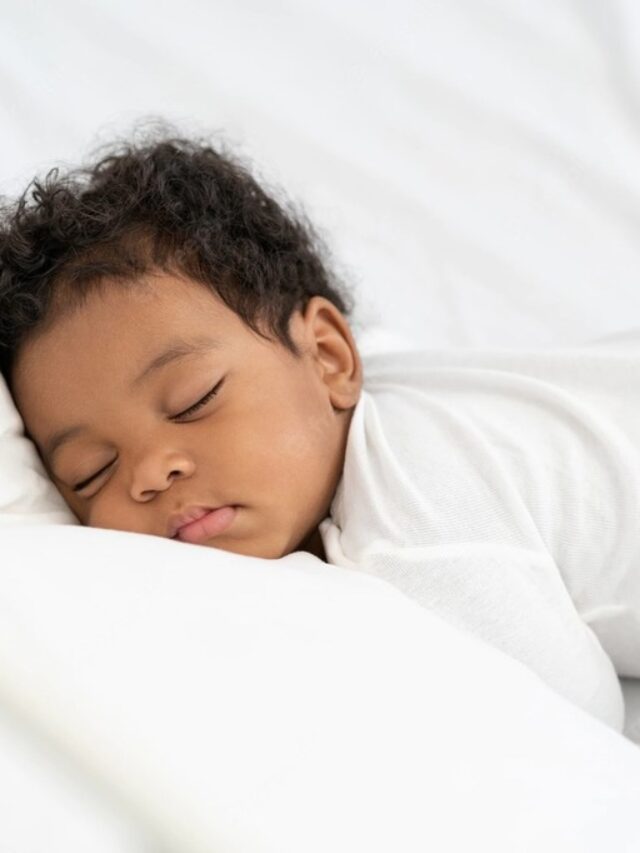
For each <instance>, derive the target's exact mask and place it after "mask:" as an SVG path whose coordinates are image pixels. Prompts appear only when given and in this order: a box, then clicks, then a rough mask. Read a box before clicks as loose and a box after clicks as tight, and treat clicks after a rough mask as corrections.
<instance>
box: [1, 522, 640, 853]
mask: <svg viewBox="0 0 640 853" xmlns="http://www.w3.org/2000/svg"><path fill="white" fill-rule="evenodd" d="M2 543H3V554H4V556H5V559H4V560H3V565H2V569H1V570H0V703H1V704H2V706H3V707H4V708H5V709H9V710H10V711H11V712H12V713H13V714H14V715H15V716H16V717H19V718H21V719H22V720H23V724H25V725H27V726H29V727H30V729H31V730H32V731H34V732H36V733H39V735H40V736H41V737H42V738H44V739H46V742H47V743H48V744H49V745H50V748H51V747H54V748H55V749H57V750H59V751H61V752H62V754H63V755H64V756H65V757H66V762H67V765H68V766H69V767H70V769H73V770H74V771H75V774H76V778H77V779H78V780H79V781H81V782H83V784H84V788H85V789H86V791H85V797H84V799H85V800H87V799H90V797H91V796H94V797H97V796H98V795H102V796H103V797H104V798H105V799H106V800H107V802H109V803H111V806H112V807H113V804H117V805H118V807H119V809H120V813H121V814H122V815H124V816H128V817H129V818H130V819H132V827H135V828H136V830H137V832H138V835H139V837H140V841H141V844H142V843H143V842H144V844H148V845H150V847H151V849H162V850H165V849H167V850H175V851H180V853H196V851H197V853H205V851H206V853H213V851H218V850H221V851H235V853H300V851H305V853H326V851H327V850H331V851H336V853H353V851H365V850H366V851H372V853H387V851H389V850H402V851H403V853H423V851H425V850H438V851H443V853H448V851H451V853H453V851H461V850H470V849H474V850H487V851H489V850H491V851H500V853H512V851H513V850H514V849H518V850H522V851H532V853H533V851H539V850H551V851H553V850H556V851H562V853H590V851H594V853H595V851H598V853H600V851H608V850H616V851H618V850H629V851H631V850H634V849H637V846H638V844H640V826H639V825H638V821H637V803H638V798H639V797H640V752H639V751H638V750H637V748H636V747H634V746H632V745H631V744H630V743H629V742H628V741H626V740H625V739H623V738H622V737H620V736H619V735H617V734H615V733H614V732H613V731H612V730H611V729H609V728H608V727H606V726H605V725H603V724H601V723H599V722H597V721H596V720H594V719H593V718H592V717H591V716H589V715H587V714H585V713H584V712H582V711H580V710H579V709H577V708H576V707H575V706H574V705H573V704H570V703H569V702H567V701H565V700H563V699H562V698H560V697H559V696H558V695H557V694H556V693H555V692H553V691H551V690H550V689H548V688H546V687H545V686H544V685H543V684H542V683H541V682H540V681H539V680H538V679H537V677H536V676H534V675H533V674H532V673H531V672H530V671H529V670H528V669H526V668H525V667H524V666H522V665H520V664H518V663H516V662H514V661H513V660H511V659H510V658H508V657H507V656H506V655H503V654H502V653H500V652H497V651H495V650H493V649H492V648H490V647H489V646H485V645H481V644H480V643H478V642H477V641H475V640H473V639H471V638H470V637H468V636H466V635H465V634H464V633H462V632H458V631H456V630H455V629H453V628H452V627H450V626H449V625H447V624H446V623H445V622H443V621H441V620H440V619H439V618H437V617H436V616H434V615H432V614H430V613H427V612H426V611H424V610H423V609H422V608H421V607H419V606H418V605H417V604H414V603H412V602H411V601H410V600H409V599H407V598H406V597H405V596H404V595H402V594H401V593H399V592H396V591H395V590H394V589H393V588H392V587H391V586H390V585H388V584H386V583H384V582H383V581H379V580H376V579H374V578H367V577H364V576H362V575H359V574H356V573H352V572H350V571H348V570H345V569H342V568H335V567H332V566H328V565H325V564H323V563H322V562H321V561H319V560H318V559H316V558H315V557H312V556H311V555H309V554H306V555H304V554H294V555H290V556H289V557H286V558H284V559H282V560H275V561H274V560H261V559H257V558H256V559H254V558H247V557H242V556H239V555H235V554H231V553H226V552H222V551H220V552H215V551H211V549H207V548H202V547H199V546H190V545H186V544H184V543H179V542H171V541H169V540H163V539H160V538H158V537H149V536H143V535H135V534H130V533H120V532H115V531H106V530H91V529H88V528H83V527H71V528H65V527H61V526H54V525H52V526H49V527H37V526H36V527H33V528H32V529H31V532H30V536H29V537H25V535H24V531H23V529H21V528H15V529H11V528H6V529H5V530H3V533H2ZM43 552H44V553H47V554H50V555H52V558H51V560H50V561H49V562H48V563H47V564H45V563H43V561H42V560H41V559H40V556H41V555H42V553H43ZM7 554H9V555H11V559H10V560H7V559H6V556H7ZM105 795H108V797H106V796H105ZM3 831H6V826H3ZM31 831H32V832H33V830H31ZM27 836H28V829H27ZM123 837H126V836H125V835H124V830H123ZM130 837H133V832H131V834H130ZM11 849H12V851H14V850H27V849H29V848H27V847H21V846H12V847H11ZM46 849H47V850H48V851H50V850H57V849H59V848H57V847H56V846H55V838H54V839H52V841H51V842H48V843H47V848H46ZM85 849H93V848H92V847H90V848H85ZM114 849H121V848H120V847H115V846H114ZM125 849H126V848H125ZM144 849H147V848H144Z"/></svg>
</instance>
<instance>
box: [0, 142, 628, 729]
mask: <svg viewBox="0 0 640 853" xmlns="http://www.w3.org/2000/svg"><path fill="white" fill-rule="evenodd" d="M352 311H353V299H352V297H351V295H350V293H349V292H348V291H347V290H346V289H345V288H344V286H343V285H342V284H341V283H340V282H339V281H338V279H337V278H336V277H335V276H334V275H333V273H332V272H331V269H330V264H329V262H328V256H327V253H326V250H325V249H324V247H323V245H322V243H321V241H320V239H319V237H318V235H317V233H316V232H315V231H314V229H313V227H312V226H311V225H310V223H309V222H308V220H307V219H306V217H305V216H304V215H303V213H302V212H301V211H300V210H298V209H296V208H295V207H294V206H293V205H291V204H290V203H289V202H287V201H286V200H279V199H278V198H276V196H275V195H274V194H273V193H270V192H269V193H268V192H266V191H265V190H264V189H263V188H262V187H261V186H260V184H259V183H258V182H257V181H256V180H255V179H254V178H253V177H252V175H251V173H250V171H249V170H248V168H247V167H246V166H245V165H244V164H242V163H241V161H240V160H238V159H237V158H236V157H235V156H234V155H232V154H231V153H229V152H228V151H224V150H222V149H220V148H218V149H215V148H214V147H212V146H211V145H210V144H208V143H207V142H206V141H194V140H187V139H180V138H175V137H171V136H170V135H167V134H164V135H156V136H155V137H154V136H152V137H149V138H147V139H146V140H145V141H143V142H139V143H136V144H134V143H124V144H121V145H118V146H114V148H113V149H112V150H110V151H109V152H107V153H106V154H104V156H102V157H101V158H100V159H97V160H96V161H95V162H93V163H92V164H90V165H89V166H87V167H86V168H81V169H75V170H71V171H69V172H68V173H66V174H62V175H61V174H60V172H59V171H58V170H57V169H56V170H52V171H51V172H50V173H49V174H48V175H47V176H46V178H45V179H44V180H34V181H33V182H32V183H31V185H30V186H29V187H27V189H26V190H25V192H24V194H23V195H22V197H21V198H20V199H18V200H17V201H15V202H13V203H6V204H5V205H4V207H3V211H2V217H1V220H0V369H1V370H2V374H3V375H4V377H5V379H6V380H7V383H8V385H9V388H10V390H11V393H12V395H13V398H14V400H15V402H16V405H17V407H18V410H19V412H20V414H21V416H22V418H23V421H24V424H25V434H26V435H27V436H28V437H29V438H30V439H31V440H32V441H33V442H34V444H35V446H36V448H37V450H38V453H39V455H40V457H41V459H42V462H43V464H44V466H45V469H46V471H47V473H48V475H49V476H50V477H51V479H52V481H53V483H54V484H55V486H56V487H57V489H58V490H59V491H60V493H61V494H62V496H63V497H64V499H65V501H66V503H67V504H68V506H69V507H70V508H71V510H72V511H73V513H74V514H75V516H76V517H77V518H78V520H79V521H80V522H81V523H82V524H85V525H89V526H93V527H103V528H111V529H116V530H126V531H132V532H138V533H146V534H151V535H155V536H163V537H167V538H169V539H174V540H176V541H179V542H182V543H188V544H192V545H201V546H204V547H209V548H214V549H215V548H220V549H223V550H226V551H232V552H234V553H237V554H244V555H251V556H257V557H263V558H271V559H275V558H279V557H282V556H285V555H287V554H290V553H292V552H295V551H300V550H302V551H308V552H309V553H311V554H313V555H315V556H316V557H318V558H319V559H320V560H323V561H326V562H328V563H331V564H334V565H337V566H342V567H345V568H348V569H351V570H355V571H359V572H367V573H370V574H372V575H375V576H377V577H379V578H382V579H384V580H386V581H388V582H390V583H391V584H393V585H395V586H396V587H398V588H399V589H401V590H402V591H403V592H404V593H405V594H406V595H408V596H410V597H412V598H414V599H415V600H417V601H418V602H419V603H420V604H421V605H423V606H424V607H426V608H428V609H429V610H431V611H432V612H435V613H438V614H440V615H441V616H442V617H443V618H445V619H447V620H448V621H449V622H452V623H454V624H455V625H457V626H458V627H459V628H461V629H462V630H464V631H469V632H471V633H473V634H474V635H475V636H477V637H480V638H482V639H484V640H485V641H487V642H489V643H491V644H493V645H494V646H496V647H497V648H499V649H501V650H502V651H504V652H506V653H507V654H509V655H511V656H513V657H515V658H517V659H519V660H520V661H521V662H522V663H523V664H525V665H526V666H528V667H529V668H531V669H532V670H534V671H535V672H536V673H537V674H538V675H539V676H540V677H541V678H542V679H543V680H544V681H546V682H547V683H548V684H549V685H550V686H551V687H553V688H554V689H556V690H557V691H559V692H560V693H562V694H563V695H564V696H566V697H567V698H568V699H570V700H571V701H572V702H574V703H576V704H578V705H580V706H581V707H582V708H584V709H586V710H587V711H589V712H590V713H592V714H594V715H595V716H597V717H599V718H600V719H602V720H604V721H605V722H606V723H608V724H609V725H611V726H613V727H615V728H617V729H621V728H622V725H623V717H624V707H623V701H622V694H621V690H620V685H619V680H618V676H617V674H619V675H628V676H640V620H639V614H640V454H639V451H638V448H639V447H640V370H639V368H640V339H639V341H638V343H634V342H633V340H631V341H630V342H627V343H626V345H624V346H623V345H622V344H615V343H611V344H602V343H600V344H592V345H590V346H584V347H581V348H573V349H562V350H556V351H539V352H508V351H493V352H487V351H483V352H478V351H469V350H467V351H465V350H462V351H448V352H447V351H442V352H434V351H429V350H426V349H425V350H417V351H401V352H389V353H384V354H382V353H380V354H376V355H370V356H368V357H366V358H365V357H361V356H360V354H359V352H358V348H357V346H356V343H355V339H354V334H353V332H352V330H351V327H350V323H349V318H350V316H351V313H352ZM354 619H355V621H356V622H357V615H356V616H354ZM616 673H617V674H616ZM416 675H417V676H419V673H417V674H416ZM424 675H425V677H426V676H427V674H426V673H425V674H424ZM455 677H456V673H452V678H455Z"/></svg>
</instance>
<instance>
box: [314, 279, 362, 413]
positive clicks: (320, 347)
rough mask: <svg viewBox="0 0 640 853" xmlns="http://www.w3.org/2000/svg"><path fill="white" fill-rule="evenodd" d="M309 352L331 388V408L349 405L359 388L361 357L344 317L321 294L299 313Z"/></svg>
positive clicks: (355, 397)
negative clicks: (332, 406)
mask: <svg viewBox="0 0 640 853" xmlns="http://www.w3.org/2000/svg"><path fill="white" fill-rule="evenodd" d="M303 321H304V326H305V330H306V343H307V347H308V352H309V354H310V356H311V357H312V358H313V359H314V360H315V362H316V364H317V365H318V369H319V370H320V372H321V377H322V380H323V381H324V382H325V384H326V385H327V386H328V388H329V390H330V392H331V402H332V403H333V405H334V407H335V408H338V409H351V408H353V406H355V405H356V403H357V402H358V399H359V397H360V391H361V390H362V361H361V359H360V353H359V352H358V347H357V345H356V342H355V338H354V336H353V333H352V331H351V328H350V326H349V323H348V322H347V319H346V318H345V316H344V315H343V314H342V312H341V311H340V310H339V309H338V308H336V306H335V305H334V304H333V303H332V302H330V301H329V300H328V299H325V298H324V297H323V296H314V297H312V298H311V299H310V300H309V303H308V305H307V307H306V309H305V311H304V314H303Z"/></svg>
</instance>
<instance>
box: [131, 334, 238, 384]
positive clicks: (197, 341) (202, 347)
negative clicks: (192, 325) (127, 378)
mask: <svg viewBox="0 0 640 853" xmlns="http://www.w3.org/2000/svg"><path fill="white" fill-rule="evenodd" d="M212 349H222V343H221V341H219V340H218V339H217V338H208V337H199V338H193V339H192V340H190V341H186V340H183V339H181V338H176V339H175V340H173V341H171V343H170V344H169V346H168V347H166V348H165V349H163V350H162V352H160V353H159V354H158V355H156V356H154V357H153V358H152V359H151V361H150V362H149V363H148V364H147V366H146V367H145V368H144V369H143V370H142V371H141V372H140V373H139V374H138V376H136V378H135V379H134V380H133V382H132V383H131V387H132V388H134V387H136V386H137V385H139V384H140V383H141V382H142V381H143V380H144V379H146V378H147V377H148V376H149V375H150V374H151V373H154V372H155V371H156V370H159V369H160V368H161V367H164V366H165V365H166V364H170V363H171V362H172V361H178V360H179V359H181V358H184V357H185V356H187V355H193V354H194V353H203V352H209V351H210V350H212Z"/></svg>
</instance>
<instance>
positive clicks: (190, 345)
mask: <svg viewBox="0 0 640 853" xmlns="http://www.w3.org/2000/svg"><path fill="white" fill-rule="evenodd" d="M222 348H223V344H222V342H221V341H220V340H218V339H217V338H209V337H198V338H193V339H191V340H188V341H187V340H184V339H181V338H176V339H174V340H173V341H171V342H170V343H169V345H168V346H166V347H165V348H164V349H163V350H162V352H160V353H158V354H157V355H155V356H154V357H153V358H152V359H151V361H150V362H149V363H148V364H147V365H146V367H144V368H143V370H142V371H141V372H140V373H139V374H138V376H136V377H135V379H134V380H133V381H132V382H131V387H132V388H134V387H136V386H137V385H139V384H140V383H141V382H142V381H143V380H144V379H146V378H147V377H148V376H150V375H151V374H152V373H155V371H157V370H160V368H162V367H164V366H165V365H167V364H171V363H172V362H174V361H179V360H180V359H181V358H185V357H186V356H188V355H194V354H195V353H205V352H210V351H211V350H212V349H222ZM87 430H88V427H87V426H86V424H75V425H74V426H70V427H65V428H64V429H59V430H57V431H56V432H54V433H53V434H52V435H50V436H49V438H48V439H47V440H46V442H44V448H43V450H44V455H45V457H46V458H47V459H49V460H51V458H52V457H53V455H54V454H55V452H56V451H57V450H59V449H60V447H61V446H62V445H63V444H66V443H67V442H68V441H71V439H72V438H75V437H76V436H77V435H78V434H80V433H83V432H86V431H87Z"/></svg>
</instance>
